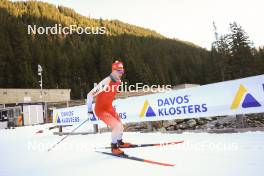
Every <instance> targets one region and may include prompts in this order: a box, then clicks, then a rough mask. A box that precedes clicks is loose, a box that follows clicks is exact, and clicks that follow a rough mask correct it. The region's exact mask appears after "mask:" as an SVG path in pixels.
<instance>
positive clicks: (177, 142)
mask: <svg viewBox="0 0 264 176" xmlns="http://www.w3.org/2000/svg"><path fill="white" fill-rule="evenodd" d="M183 142H184V141H176V142H166V143H153V144H132V145H131V146H130V147H126V148H137V147H152V146H154V147H155V146H160V147H162V146H167V145H174V144H180V143H183ZM110 148H111V147H99V148H97V149H110ZM120 148H125V147H120Z"/></svg>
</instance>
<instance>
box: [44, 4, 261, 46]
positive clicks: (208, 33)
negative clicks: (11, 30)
mask: <svg viewBox="0 0 264 176" xmlns="http://www.w3.org/2000/svg"><path fill="white" fill-rule="evenodd" d="M43 1H45V2H49V3H52V4H56V5H63V6H66V7H70V8H73V9H74V10H75V11H76V12H78V13H80V14H82V15H84V16H90V17H92V18H100V17H101V18H103V19H118V20H121V21H123V22H127V23H130V24H134V25H137V26H141V27H146V28H149V29H152V30H155V31H157V32H159V33H161V34H162V35H164V36H166V37H169V38H177V39H180V40H185V41H190V42H193V43H195V44H197V45H199V46H202V47H204V48H208V49H210V46H211V43H212V41H213V40H214V33H213V25H212V23H213V21H215V23H216V26H217V27H218V32H219V33H227V32H228V25H229V23H230V22H233V21H236V22H237V23H238V24H240V25H241V26H242V27H243V28H244V30H245V31H246V32H247V33H248V35H249V37H250V39H251V40H252V41H253V42H254V44H255V46H257V47H258V46H263V45H264V20H263V19H264V10H263V7H264V2H263V1H262V0H250V1H249V0H130V1H129V0H43Z"/></svg>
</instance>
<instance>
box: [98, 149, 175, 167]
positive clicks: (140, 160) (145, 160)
mask: <svg viewBox="0 0 264 176" xmlns="http://www.w3.org/2000/svg"><path fill="white" fill-rule="evenodd" d="M95 152H97V153H101V154H106V155H110V156H115V157H118V158H124V159H129V160H134V161H139V162H144V163H149V164H156V165H161V166H175V164H168V163H162V162H157V161H152V160H147V159H143V158H139V157H135V156H131V155H128V154H122V155H115V154H113V153H110V152H102V151H95Z"/></svg>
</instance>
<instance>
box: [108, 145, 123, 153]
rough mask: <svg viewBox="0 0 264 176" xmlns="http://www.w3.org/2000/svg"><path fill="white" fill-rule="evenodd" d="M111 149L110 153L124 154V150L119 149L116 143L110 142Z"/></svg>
mask: <svg viewBox="0 0 264 176" xmlns="http://www.w3.org/2000/svg"><path fill="white" fill-rule="evenodd" d="M111 151H112V154H114V155H123V154H124V151H123V150H121V149H120V148H119V147H118V146H117V144H114V143H111Z"/></svg>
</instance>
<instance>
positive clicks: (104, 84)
mask: <svg viewBox="0 0 264 176" xmlns="http://www.w3.org/2000/svg"><path fill="white" fill-rule="evenodd" d="M110 81H111V78H110V77H106V78H105V79H103V80H102V81H101V82H100V83H99V84H98V85H96V86H95V87H94V88H93V89H92V90H91V91H90V92H89V93H88V94H87V108H88V112H93V109H92V103H93V98H94V97H96V96H97V95H98V94H99V93H101V92H102V91H104V90H105V89H106V88H107V86H108V85H109V83H110Z"/></svg>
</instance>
